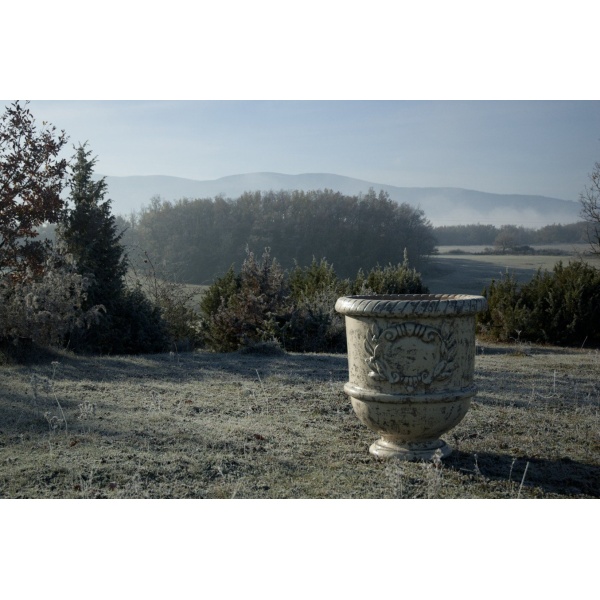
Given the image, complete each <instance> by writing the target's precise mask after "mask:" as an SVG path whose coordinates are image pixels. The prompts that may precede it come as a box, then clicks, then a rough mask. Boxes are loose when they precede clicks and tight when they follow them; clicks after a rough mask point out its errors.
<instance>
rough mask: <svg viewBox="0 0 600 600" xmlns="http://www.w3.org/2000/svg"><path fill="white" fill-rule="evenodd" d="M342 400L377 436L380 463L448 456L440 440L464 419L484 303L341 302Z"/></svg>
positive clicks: (416, 299) (432, 299)
mask: <svg viewBox="0 0 600 600" xmlns="http://www.w3.org/2000/svg"><path fill="white" fill-rule="evenodd" d="M335 308H336V310H337V311H338V312H339V313H341V314H343V315H345V319H346V335H347V341H348V370H349V381H348V383H346V385H345V386H344V391H345V392H346V393H347V394H348V395H349V396H350V398H351V401H352V406H353V408H354V411H355V413H356V415H357V416H358V418H359V420H360V421H361V422H362V423H364V424H365V425H366V426H367V427H369V428H370V429H372V430H373V431H375V432H376V433H377V434H379V435H381V439H379V440H378V441H377V442H375V443H374V444H373V445H372V446H371V450H370V451H371V453H372V454H375V455H376V456H380V457H389V456H394V457H397V458H401V459H404V460H419V459H430V458H432V457H433V456H434V454H435V452H436V451H437V452H440V453H441V454H442V456H448V455H449V454H450V452H451V449H450V447H449V446H448V445H447V444H446V443H445V442H443V441H442V440H440V439H439V438H440V436H441V435H442V434H444V433H446V432H447V431H449V430H450V429H452V428H453V427H455V426H456V425H457V424H458V423H459V422H460V421H461V420H462V419H463V417H464V416H465V414H466V413H467V411H468V409H469V405H470V403H471V398H472V397H473V396H474V395H475V393H476V391H477V389H476V387H475V386H474V385H473V374H474V369H475V315H476V314H477V313H478V312H480V311H482V310H485V308H486V299H485V298H484V297H482V296H467V295H434V294H417V295H394V296H391V295H390V296H346V297H343V298H339V299H338V301H337V303H336V305H335Z"/></svg>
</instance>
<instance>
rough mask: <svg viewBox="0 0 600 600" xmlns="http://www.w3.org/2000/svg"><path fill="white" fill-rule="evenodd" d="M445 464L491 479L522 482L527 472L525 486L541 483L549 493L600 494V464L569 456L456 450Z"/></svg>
mask: <svg viewBox="0 0 600 600" xmlns="http://www.w3.org/2000/svg"><path fill="white" fill-rule="evenodd" d="M475 456H476V458H475ZM527 463H529V466H527ZM444 466H445V467H446V468H450V469H454V470H456V471H461V472H463V473H467V474H468V473H471V474H473V476H475V477H477V476H479V477H484V478H486V479H490V480H497V481H508V480H509V477H510V481H513V482H515V483H516V484H517V485H520V483H521V481H522V480H523V475H525V478H524V480H523V489H526V488H531V487H539V488H542V489H543V490H544V491H546V492H547V493H550V494H560V495H562V496H564V495H567V496H572V497H577V496H588V497H593V498H600V467H598V466H594V465H590V464H586V463H582V462H577V461H574V460H571V459H570V458H568V457H564V458H560V459H555V460H550V459H543V458H534V457H528V456H519V457H517V458H516V459H515V457H513V456H509V455H507V454H497V453H494V452H481V453H477V455H475V454H473V453H466V452H461V451H459V450H454V452H453V453H452V454H451V455H450V456H449V457H448V458H447V459H445V460H444ZM526 468H527V472H526V473H525V469H526Z"/></svg>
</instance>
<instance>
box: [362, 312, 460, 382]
mask: <svg viewBox="0 0 600 600" xmlns="http://www.w3.org/2000/svg"><path fill="white" fill-rule="evenodd" d="M364 346H365V350H366V351H367V354H368V357H367V358H366V359H365V361H366V363H367V365H368V366H369V368H370V369H371V371H370V373H369V377H371V378H372V379H374V380H375V381H388V382H390V383H399V384H401V385H403V386H404V387H405V388H406V391H407V392H409V393H412V392H413V391H414V390H415V389H417V388H418V387H429V386H430V385H431V384H432V383H433V382H435V381H444V380H445V379H448V378H449V377H450V376H451V375H452V372H453V371H454V369H455V368H456V364H455V363H454V358H455V356H456V352H457V349H458V346H457V343H456V340H455V336H454V331H453V328H452V327H451V325H450V323H449V322H447V321H446V322H444V323H442V326H441V327H440V328H437V327H432V326H430V325H421V324H419V323H411V322H409V323H401V324H396V325H392V326H391V327H387V328H385V329H381V328H380V327H379V326H378V325H377V324H375V325H373V326H372V327H371V328H370V329H369V333H368V334H367V338H366V339H365V344H364Z"/></svg>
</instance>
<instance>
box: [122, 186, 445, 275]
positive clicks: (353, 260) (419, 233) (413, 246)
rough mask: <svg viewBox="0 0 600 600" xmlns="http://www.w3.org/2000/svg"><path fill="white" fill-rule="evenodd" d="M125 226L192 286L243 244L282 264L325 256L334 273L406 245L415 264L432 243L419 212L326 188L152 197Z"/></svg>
mask: <svg viewBox="0 0 600 600" xmlns="http://www.w3.org/2000/svg"><path fill="white" fill-rule="evenodd" d="M128 225H129V231H128V232H126V236H125V238H124V241H125V243H126V244H128V245H129V246H130V248H135V247H138V248H143V249H144V251H145V252H147V253H148V254H149V255H150V256H152V257H153V260H155V262H156V263H157V264H159V265H161V267H162V268H164V269H165V270H167V271H169V272H171V273H177V275H178V277H179V278H180V279H181V281H185V282H188V283H196V284H209V283H211V282H212V281H214V279H215V278H216V277H220V276H222V275H223V274H224V273H225V272H227V270H228V269H229V268H230V267H231V266H232V265H236V266H238V267H239V266H240V265H241V264H242V262H243V261H244V259H245V256H246V250H247V248H250V249H251V250H252V251H255V252H262V251H263V250H264V249H265V248H270V252H271V255H272V256H275V257H277V260H278V261H279V263H280V264H281V266H282V267H283V268H284V269H292V268H293V267H294V266H295V265H302V266H304V265H309V264H311V262H312V260H313V258H317V259H318V260H320V259H322V258H326V259H327V261H329V262H330V263H332V264H333V265H334V267H335V270H336V273H338V275H339V276H340V277H351V276H354V275H356V273H357V271H358V270H359V269H363V270H367V271H368V270H369V269H371V268H373V267H374V266H376V265H378V264H379V265H387V264H398V263H399V262H402V260H403V256H404V251H405V250H406V251H407V253H408V256H409V258H410V262H411V265H412V266H414V267H415V268H417V269H419V268H420V267H421V266H422V264H423V261H424V260H425V259H426V257H427V256H428V255H430V254H432V253H433V252H434V249H435V243H436V242H435V238H434V235H433V227H432V225H431V224H430V223H429V221H428V220H427V218H426V217H425V215H424V213H423V211H421V210H419V209H415V208H413V207H411V206H410V205H408V204H398V203H396V202H394V201H393V200H391V199H390V197H389V195H388V194H387V193H386V192H383V191H381V192H379V193H378V194H377V193H376V192H375V191H374V190H370V191H369V192H368V193H367V194H365V195H360V196H346V195H343V194H341V193H340V192H334V191H332V190H327V189H326V190H317V191H308V192H305V191H297V190H296V191H283V190H282V191H278V192H275V191H269V192H247V193H244V194H243V195H242V196H240V197H239V198H237V199H226V198H222V197H216V198H207V199H193V200H192V199H181V200H179V201H176V202H170V201H166V200H161V199H160V198H159V197H154V198H153V199H152V200H151V202H150V205H149V206H147V207H145V208H143V209H142V211H141V212H140V213H139V214H138V215H134V216H132V217H131V218H130V220H129V223H128ZM130 254H131V255H132V256H134V255H135V252H130ZM144 260H145V259H144Z"/></svg>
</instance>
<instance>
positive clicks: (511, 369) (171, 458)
mask: <svg viewBox="0 0 600 600" xmlns="http://www.w3.org/2000/svg"><path fill="white" fill-rule="evenodd" d="M599 375H600V353H598V352H597V351H595V350H589V351H588V350H566V349H559V348H543V347H529V348H526V347H524V346H512V347H511V346H500V345H480V346H479V347H478V352H477V357H476V383H477V384H478V385H479V388H480V392H479V394H478V396H477V397H476V398H475V400H474V402H473V404H472V407H471V409H470V411H469V413H468V414H467V416H466V418H465V419H464V420H463V422H462V423H461V424H459V426H458V427H456V429H455V430H453V431H452V432H450V433H449V434H447V435H446V436H445V439H446V441H447V442H448V443H449V444H450V445H451V446H453V447H454V450H455V451H454V453H453V454H452V455H451V456H450V457H449V458H447V459H445V460H444V462H443V463H442V464H437V465H436V464H433V463H427V464H426V463H410V464H403V463H397V462H395V461H388V462H385V461H383V462H382V461H380V460H378V459H376V458H374V457H373V456H371V455H370V454H369V452H368V447H369V445H370V444H371V443H372V442H373V441H374V439H375V437H376V436H375V435H374V434H373V433H371V432H370V431H369V430H368V429H366V428H365V427H364V426H363V425H362V424H360V422H359V421H358V420H357V418H356V417H355V415H354V413H353V411H352V408H351V405H350V402H349V400H348V398H347V397H346V396H345V395H344V393H343V391H342V388H343V384H344V382H345V381H346V380H347V360H346V356H345V355H314V354H313V355H311V354H306V355H300V354H284V353H275V354H247V353H246V354H244V353H233V354H227V355H220V354H211V353H207V352H194V353H187V354H181V355H177V354H161V355H153V356H149V355H148V356H139V357H123V356H115V357H102V358H100V357H93V358H90V357H87V358H86V357H81V356H73V355H70V354H68V353H65V352H60V353H57V354H56V355H54V356H50V357H48V358H47V360H45V361H42V362H41V363H38V364H35V365H31V366H24V365H21V366H10V367H3V368H2V370H1V371H0V377H1V378H2V395H1V398H0V498H361V499H362V498H372V499H377V498H598V497H600V384H599V383H598V382H599Z"/></svg>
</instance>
